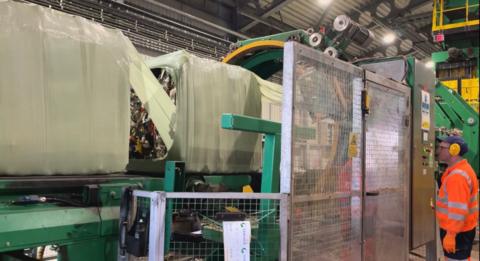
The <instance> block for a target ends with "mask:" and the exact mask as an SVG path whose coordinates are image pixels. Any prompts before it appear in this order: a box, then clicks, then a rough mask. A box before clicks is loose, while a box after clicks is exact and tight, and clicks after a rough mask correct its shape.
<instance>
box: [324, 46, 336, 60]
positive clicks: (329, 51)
mask: <svg viewBox="0 0 480 261" xmlns="http://www.w3.org/2000/svg"><path fill="white" fill-rule="evenodd" d="M323 53H324V54H326V55H328V56H331V57H334V58H337V56H338V51H337V49H335V48H333V47H331V46H330V47H327V48H325V50H324V51H323Z"/></svg>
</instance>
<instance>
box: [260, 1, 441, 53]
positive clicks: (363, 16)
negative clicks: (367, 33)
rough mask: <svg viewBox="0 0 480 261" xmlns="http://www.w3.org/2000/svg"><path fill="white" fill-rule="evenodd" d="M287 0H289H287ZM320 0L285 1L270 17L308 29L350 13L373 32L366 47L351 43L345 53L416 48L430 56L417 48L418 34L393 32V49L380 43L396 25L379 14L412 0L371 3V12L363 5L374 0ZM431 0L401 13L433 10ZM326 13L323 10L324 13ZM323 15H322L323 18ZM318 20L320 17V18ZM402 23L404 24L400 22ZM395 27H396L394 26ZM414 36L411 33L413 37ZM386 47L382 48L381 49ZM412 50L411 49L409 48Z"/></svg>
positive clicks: (420, 24)
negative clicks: (325, 2)
mask: <svg viewBox="0 0 480 261" xmlns="http://www.w3.org/2000/svg"><path fill="white" fill-rule="evenodd" d="M287 1H288V0H287ZM321 1H322V0H293V1H289V3H288V4H286V5H284V6H283V7H282V8H281V9H280V10H279V11H277V12H276V13H273V14H271V16H270V17H272V18H275V19H277V20H279V21H282V22H283V23H285V24H288V25H290V26H292V27H294V28H299V29H307V28H310V27H313V28H314V27H315V26H318V25H319V23H320V22H321V23H322V24H323V25H331V24H332V23H333V20H334V19H335V17H337V16H338V15H341V14H349V15H350V16H359V19H358V20H357V22H359V23H360V24H362V25H364V26H367V27H369V28H370V29H371V31H372V32H373V33H374V34H375V40H374V41H373V42H372V43H371V44H370V45H369V46H367V47H360V46H358V45H355V44H351V45H350V46H349V47H348V48H347V52H349V53H350V54H352V55H353V56H361V55H362V54H365V53H372V52H373V51H374V50H375V51H379V52H381V53H383V54H384V55H385V53H386V52H388V53H389V54H392V53H395V52H396V53H398V52H402V53H405V52H408V51H410V52H412V51H415V50H416V51H417V56H419V58H423V57H424V56H426V55H429V54H428V53H426V52H425V51H424V50H420V49H419V47H418V46H417V45H415V44H413V43H414V42H417V41H418V40H419V39H417V38H418V37H420V36H417V37H416V39H410V38H409V37H407V36H405V35H403V34H402V33H400V32H399V33H396V34H397V35H398V37H399V39H397V40H396V41H395V42H394V45H395V48H389V49H388V50H386V48H388V46H383V45H384V43H383V42H382V38H383V36H384V35H385V34H387V33H391V32H395V31H394V29H395V28H389V27H388V26H386V25H385V23H382V22H381V19H382V17H386V18H387V19H388V18H389V17H388V15H389V14H390V13H392V12H393V10H395V9H400V10H401V9H403V8H406V7H407V6H408V5H409V4H410V3H411V1H412V0H394V1H393V2H392V3H393V4H390V3H389V2H380V3H378V4H377V6H376V7H375V6H373V7H374V8H372V9H373V13H370V12H369V11H367V10H365V7H367V6H370V5H372V3H375V2H376V1H375V0H367V1H365V0H344V1H342V0H333V1H332V2H331V3H330V5H329V6H327V7H325V6H322V4H321ZM429 2H430V1H428V2H427V1H426V2H425V4H422V5H419V6H418V7H417V8H414V9H412V10H408V12H406V13H402V14H401V15H405V16H407V15H415V14H422V13H427V12H431V11H432V4H431V3H429ZM272 3H273V0H260V1H259V5H260V6H261V7H263V8H269V7H271V5H272ZM325 12H326V13H325ZM322 17H323V18H322ZM320 19H323V20H322V21H320ZM430 23H431V21H430V20H429V19H425V18H424V19H420V20H415V22H414V23H413V25H412V26H414V28H422V27H425V26H427V25H428V24H430ZM402 26H403V25H402ZM397 30H398V28H397ZM412 37H413V36H412ZM422 46H423V48H422V49H426V50H428V49H432V48H434V46H433V45H432V44H431V43H430V42H428V43H423V45H422ZM384 47H385V48H384ZM409 49H411V50H409Z"/></svg>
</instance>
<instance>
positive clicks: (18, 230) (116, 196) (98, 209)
mask: <svg viewBox="0 0 480 261" xmlns="http://www.w3.org/2000/svg"><path fill="white" fill-rule="evenodd" d="M43 178H44V179H45V180H47V181H45V182H50V183H51V184H52V186H51V187H48V186H47V187H43V188H39V186H40V184H41V183H42V181H37V182H31V181H29V180H28V179H25V178H23V177H19V178H15V177H11V178H2V179H0V220H2V225H1V226H0V260H2V258H3V257H5V258H11V256H10V254H9V253H8V252H11V251H16V250H23V249H26V248H34V247H37V246H44V245H57V246H59V256H58V260H69V261H75V260H79V261H80V260H93V261H96V260H98V261H100V260H116V258H117V241H118V228H119V225H118V217H119V204H120V198H121V195H122V188H123V187H128V186H132V187H140V188H142V189H147V190H159V189H161V188H162V187H163V179H160V178H145V177H134V176H133V177H129V176H126V175H122V176H113V177H111V178H109V177H106V178H105V179H104V180H102V181H101V182H99V183H95V182H93V183H95V185H98V197H99V199H100V202H101V206H92V207H71V206H68V207H66V206H59V205H58V204H53V203H43V204H31V205H12V204H10V202H11V201H12V200H15V199H17V198H18V197H19V196H23V195H30V194H39V195H56V196H61V195H65V194H68V193H78V196H79V197H81V195H82V190H83V189H84V186H83V185H80V186H78V187H75V185H72V183H73V184H74V183H76V182H78V181H76V178H75V177H70V179H69V180H65V178H61V177H43ZM79 178H80V177H79ZM82 178H85V176H82ZM32 179H37V180H38V179H41V178H38V177H32ZM93 180H95V179H93ZM67 183H68V184H69V185H68V186H67ZM35 184H37V186H35ZM62 184H65V187H62ZM83 198H84V199H85V196H84V197H83ZM9 256H10V257H9Z"/></svg>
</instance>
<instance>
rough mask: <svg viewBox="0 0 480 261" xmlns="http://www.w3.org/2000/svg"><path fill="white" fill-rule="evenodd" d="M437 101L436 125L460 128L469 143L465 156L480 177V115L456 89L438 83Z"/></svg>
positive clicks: (446, 127) (438, 126)
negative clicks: (479, 138)
mask: <svg viewBox="0 0 480 261" xmlns="http://www.w3.org/2000/svg"><path fill="white" fill-rule="evenodd" d="M436 96H437V99H436V102H435V125H436V127H437V128H445V129H450V130H452V129H454V128H456V129H459V130H461V131H462V132H463V138H464V139H465V141H466V142H467V144H468V148H469V151H468V152H467V153H466V154H465V155H464V156H463V157H464V158H466V159H467V160H468V162H469V163H470V165H472V168H473V169H474V170H475V172H476V173H477V176H479V177H480V167H479V164H480V157H479V155H480V152H479V145H480V144H479V140H478V137H479V122H478V121H479V116H478V113H477V112H476V111H475V110H473V108H472V107H471V106H470V105H468V104H467V103H466V102H465V101H464V100H463V99H462V97H461V96H460V95H459V94H458V93H456V92H455V91H452V90H450V89H449V88H447V87H445V86H443V85H442V84H440V83H439V84H437V86H436Z"/></svg>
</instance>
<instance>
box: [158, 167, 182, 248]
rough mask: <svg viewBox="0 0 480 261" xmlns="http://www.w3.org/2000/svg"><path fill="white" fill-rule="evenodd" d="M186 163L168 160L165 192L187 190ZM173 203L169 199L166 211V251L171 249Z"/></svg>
mask: <svg viewBox="0 0 480 261" xmlns="http://www.w3.org/2000/svg"><path fill="white" fill-rule="evenodd" d="M184 170H185V163H184V162H180V161H167V163H166V164H165V181H164V187H163V190H164V191H165V192H174V191H184V190H185V171H184ZM172 215H173V203H172V201H171V200H168V199H167V209H166V211H165V242H164V243H165V245H164V249H165V253H168V251H169V250H170V238H171V235H170V234H171V230H172V228H171V227H172Z"/></svg>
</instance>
